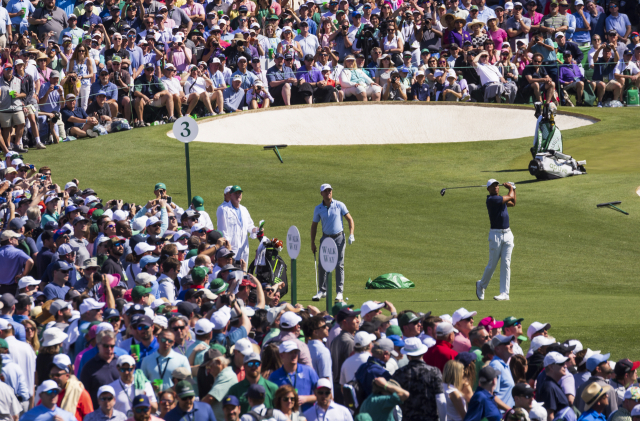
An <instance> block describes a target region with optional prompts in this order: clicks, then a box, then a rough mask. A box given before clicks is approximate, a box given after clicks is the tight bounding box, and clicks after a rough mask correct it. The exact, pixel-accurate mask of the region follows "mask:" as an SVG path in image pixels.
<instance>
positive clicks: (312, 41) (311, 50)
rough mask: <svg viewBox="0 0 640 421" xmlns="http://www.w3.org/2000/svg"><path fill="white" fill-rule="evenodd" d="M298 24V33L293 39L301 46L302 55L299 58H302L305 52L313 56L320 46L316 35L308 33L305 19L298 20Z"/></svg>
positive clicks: (307, 24)
mask: <svg viewBox="0 0 640 421" xmlns="http://www.w3.org/2000/svg"><path fill="white" fill-rule="evenodd" d="M298 26H299V27H300V35H298V36H297V37H295V38H294V41H297V42H298V44H300V48H302V56H301V57H299V59H300V60H302V58H303V57H304V56H306V55H307V54H311V55H312V56H315V55H316V51H317V50H318V47H319V46H320V42H319V41H318V37H316V36H315V35H313V34H311V33H309V23H308V22H307V21H305V20H303V21H300V23H299V24H298Z"/></svg>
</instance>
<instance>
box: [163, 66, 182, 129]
mask: <svg viewBox="0 0 640 421" xmlns="http://www.w3.org/2000/svg"><path fill="white" fill-rule="evenodd" d="M175 75H176V68H175V66H174V65H173V64H171V63H167V64H165V66H164V69H162V77H161V78H160V80H161V81H162V83H164V86H166V88H167V91H169V93H170V94H171V97H172V98H173V109H174V110H176V112H177V114H178V118H180V117H182V104H185V103H186V102H187V96H186V95H185V94H184V91H183V90H182V85H181V84H180V79H177V78H175V77H174V76H175ZM174 119H175V117H174Z"/></svg>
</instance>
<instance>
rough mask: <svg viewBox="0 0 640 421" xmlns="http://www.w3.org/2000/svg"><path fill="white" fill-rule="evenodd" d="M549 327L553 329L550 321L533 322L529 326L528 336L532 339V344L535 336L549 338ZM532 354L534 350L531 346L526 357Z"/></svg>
mask: <svg viewBox="0 0 640 421" xmlns="http://www.w3.org/2000/svg"><path fill="white" fill-rule="evenodd" d="M549 329H551V324H549V323H540V322H533V323H531V324H530V325H529V327H528V328H527V337H528V338H529V340H530V341H532V342H531V345H533V338H535V337H537V336H544V337H545V338H548V337H549V334H548V333H547V331H548V330H549ZM531 345H530V346H531ZM531 354H533V351H532V350H531V348H529V351H528V352H527V355H526V357H527V358H529V357H530V356H531Z"/></svg>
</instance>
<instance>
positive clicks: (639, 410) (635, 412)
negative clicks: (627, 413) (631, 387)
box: [631, 405, 640, 418]
mask: <svg viewBox="0 0 640 421" xmlns="http://www.w3.org/2000/svg"><path fill="white" fill-rule="evenodd" d="M637 416H640V405H636V406H634V407H633V409H632V410H631V418H633V417H637Z"/></svg>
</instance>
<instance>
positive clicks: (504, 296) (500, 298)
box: [493, 292, 509, 301]
mask: <svg viewBox="0 0 640 421" xmlns="http://www.w3.org/2000/svg"><path fill="white" fill-rule="evenodd" d="M493 299H494V300H496V301H509V294H507V293H506V292H503V293H502V294H500V295H496V296H495V297H493Z"/></svg>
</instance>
